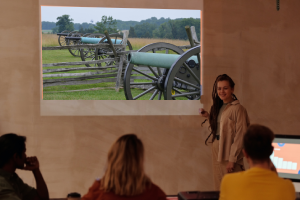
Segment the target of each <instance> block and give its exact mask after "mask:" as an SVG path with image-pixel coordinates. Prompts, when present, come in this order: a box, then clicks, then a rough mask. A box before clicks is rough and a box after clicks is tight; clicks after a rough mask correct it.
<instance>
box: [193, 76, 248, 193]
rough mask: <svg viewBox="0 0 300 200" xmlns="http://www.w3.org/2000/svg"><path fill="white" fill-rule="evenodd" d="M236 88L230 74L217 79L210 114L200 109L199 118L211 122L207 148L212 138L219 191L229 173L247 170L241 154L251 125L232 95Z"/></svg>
mask: <svg viewBox="0 0 300 200" xmlns="http://www.w3.org/2000/svg"><path fill="white" fill-rule="evenodd" d="M234 85H235V83H234V82H233V80H232V79H231V78H230V77H229V76H228V75H227V74H222V75H220V76H218V77H217V79H216V81H215V83H214V86H213V92H212V99H213V105H212V106H211V109H210V113H208V112H207V111H205V110H204V109H202V108H201V109H199V114H200V115H201V116H202V117H205V118H208V119H209V124H210V131H211V133H210V135H209V136H208V137H207V139H206V141H205V144H207V140H208V139H209V138H210V136H211V135H212V140H211V141H212V143H213V145H212V146H213V147H212V153H213V169H214V182H215V189H216V190H220V184H221V180H222V178H223V176H224V175H225V174H226V173H232V172H238V171H243V170H245V168H244V162H243V157H244V155H243V153H242V149H243V136H244V134H245V133H246V130H247V127H248V126H249V124H250V122H249V117H248V114H247V111H246V109H245V108H244V107H243V106H242V105H241V104H240V102H239V101H238V100H237V98H236V96H235V95H234V94H233V92H234ZM205 121H206V120H205ZM205 121H204V122H205ZM204 122H203V123H204Z"/></svg>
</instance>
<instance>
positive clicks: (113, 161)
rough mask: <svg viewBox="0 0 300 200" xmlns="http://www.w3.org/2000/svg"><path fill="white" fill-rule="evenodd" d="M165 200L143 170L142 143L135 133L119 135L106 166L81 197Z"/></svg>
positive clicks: (89, 198) (161, 192) (93, 199)
mask: <svg viewBox="0 0 300 200" xmlns="http://www.w3.org/2000/svg"><path fill="white" fill-rule="evenodd" d="M101 199H105V200H125V199H126V200H128V199H130V200H166V194H165V193H164V192H163V191H162V190H161V189H160V188H159V187H158V186H156V185H155V184H154V183H152V182H151V180H150V178H149V177H148V176H146V174H145V172H144V146H143V143H142V141H141V140H140V139H138V138H137V136H136V135H134V134H128V135H123V136H121V137H120V138H119V139H118V140H117V141H116V142H115V143H114V144H113V145H112V147H111V149H110V150H109V152H108V157H107V168H106V170H105V172H104V176H103V177H102V178H101V180H96V181H95V182H94V184H93V185H92V187H91V188H90V189H89V191H88V193H87V194H86V195H84V196H83V197H82V200H101Z"/></svg>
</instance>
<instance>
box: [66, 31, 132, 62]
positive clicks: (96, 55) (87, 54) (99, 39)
mask: <svg viewBox="0 0 300 200" xmlns="http://www.w3.org/2000/svg"><path fill="white" fill-rule="evenodd" d="M109 37H110V38H111V41H112V43H113V44H122V41H123V35H121V34H118V33H113V34H110V35H109ZM66 40H68V41H73V43H77V44H82V43H85V44H98V43H107V42H108V41H107V38H106V36H105V35H104V34H91V35H88V36H87V37H73V36H71V37H66ZM126 46H127V47H126V48H127V50H132V46H131V44H130V42H129V41H128V40H127V44H126ZM115 49H116V52H118V51H121V50H122V49H121V48H115ZM77 51H78V52H80V57H81V60H82V61H92V60H101V59H105V58H113V57H114V56H113V55H107V53H109V52H112V49H111V47H107V48H78V49H77ZM114 64H115V61H109V62H104V63H98V64H94V65H91V64H85V65H86V66H87V67H91V66H107V65H114Z"/></svg>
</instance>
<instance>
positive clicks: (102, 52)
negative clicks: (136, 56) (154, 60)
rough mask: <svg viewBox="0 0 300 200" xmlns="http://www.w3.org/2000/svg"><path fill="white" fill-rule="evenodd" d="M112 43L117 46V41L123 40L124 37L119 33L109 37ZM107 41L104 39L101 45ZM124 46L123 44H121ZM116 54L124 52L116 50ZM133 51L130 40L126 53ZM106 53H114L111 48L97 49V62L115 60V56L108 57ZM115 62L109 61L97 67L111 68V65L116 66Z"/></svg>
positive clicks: (119, 49) (120, 49)
mask: <svg viewBox="0 0 300 200" xmlns="http://www.w3.org/2000/svg"><path fill="white" fill-rule="evenodd" d="M109 37H110V39H111V41H112V43H113V44H116V42H117V40H123V35H122V34H118V33H112V34H110V35H109ZM105 40H106V37H103V38H102V39H101V40H100V41H99V43H103V42H104V41H105ZM121 44H122V43H121ZM115 50H116V52H119V51H122V48H115ZM129 50H132V46H131V43H130V41H129V40H127V45H126V51H129ZM106 53H113V51H112V49H111V48H110V47H108V48H101V49H99V48H98V49H96V51H95V60H102V59H106V58H114V57H115V56H114V55H107V54H106ZM115 64H116V62H115V61H109V62H105V63H99V64H97V66H110V65H115Z"/></svg>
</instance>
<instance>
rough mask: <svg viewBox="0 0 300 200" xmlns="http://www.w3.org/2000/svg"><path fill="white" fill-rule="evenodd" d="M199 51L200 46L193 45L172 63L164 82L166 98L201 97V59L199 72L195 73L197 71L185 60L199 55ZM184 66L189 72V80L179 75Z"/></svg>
mask: <svg viewBox="0 0 300 200" xmlns="http://www.w3.org/2000/svg"><path fill="white" fill-rule="evenodd" d="M199 53H200V46H196V47H193V48H192V49H189V50H188V51H186V52H185V53H184V54H182V55H181V57H180V58H178V60H177V61H176V62H175V63H174V64H173V65H172V67H171V69H170V70H169V72H168V74H167V77H166V81H165V83H164V98H165V99H166V100H176V98H182V97H184V98H186V99H189V100H199V99H200V93H201V89H200V61H199V63H198V71H199V74H196V73H194V72H195V71H194V72H192V69H191V68H190V67H189V66H188V64H186V62H185V61H186V60H188V59H189V58H190V57H191V56H194V55H197V54H198V55H199ZM182 67H185V70H186V71H187V72H188V73H189V75H190V76H189V81H187V80H183V79H180V78H178V77H177V74H178V72H179V70H180V69H181V68H182ZM192 82H193V83H192ZM195 83H198V84H195ZM181 85H184V86H185V87H181ZM172 93H173V94H172ZM174 93H175V94H174Z"/></svg>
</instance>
